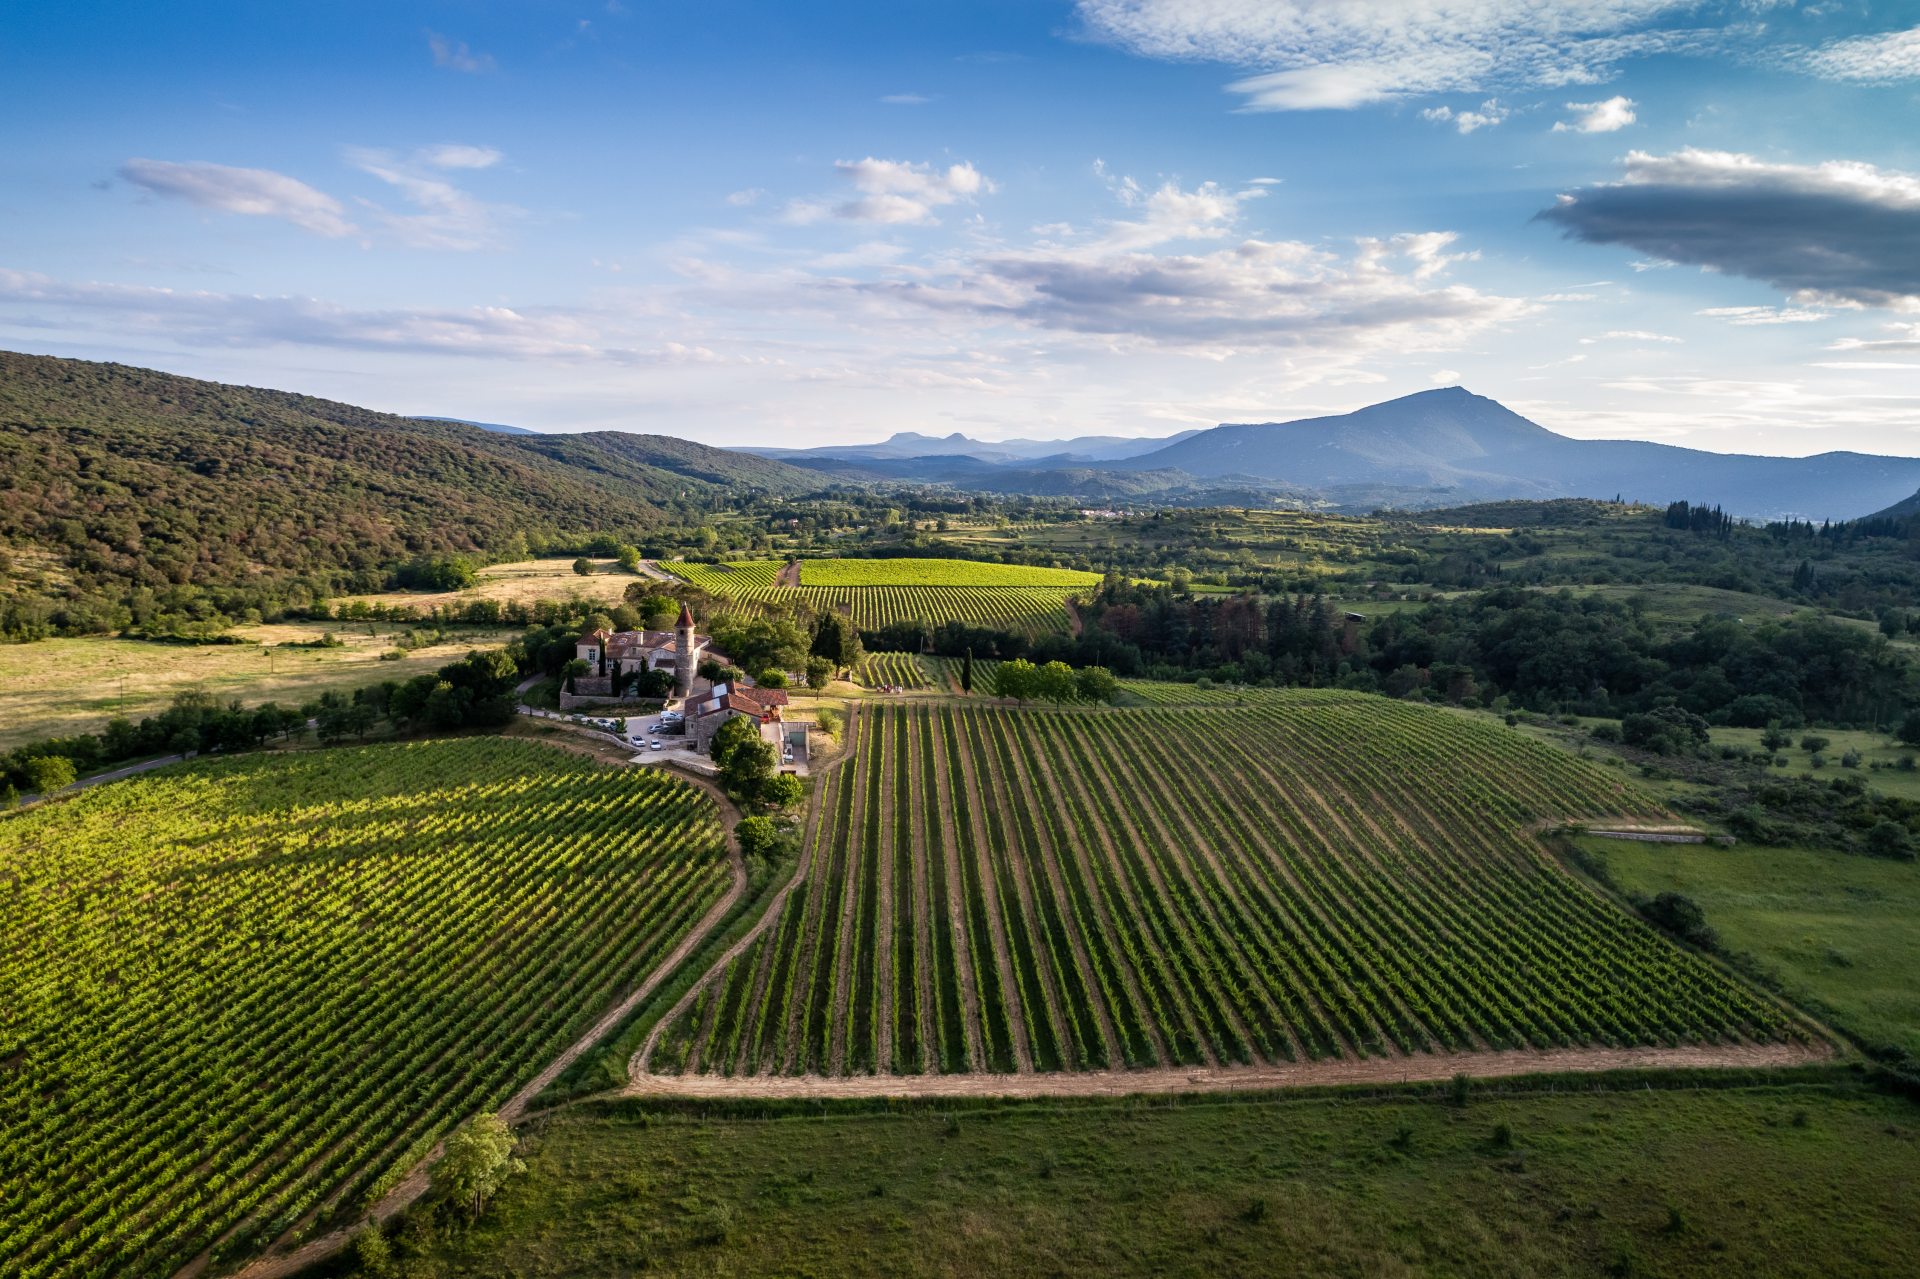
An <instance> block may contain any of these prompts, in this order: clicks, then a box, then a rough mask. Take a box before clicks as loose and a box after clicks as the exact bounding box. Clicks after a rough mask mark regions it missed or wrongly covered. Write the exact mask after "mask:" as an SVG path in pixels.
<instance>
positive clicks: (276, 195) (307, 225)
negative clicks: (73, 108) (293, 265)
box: [120, 159, 355, 238]
mask: <svg viewBox="0 0 1920 1279" xmlns="http://www.w3.org/2000/svg"><path fill="white" fill-rule="evenodd" d="M120 176H121V177H123V178H125V179H126V180H127V181H128V182H131V183H133V184H134V185H135V186H137V187H140V188H142V189H143V190H147V191H151V192H153V193H154V194H155V195H164V196H173V197H177V198H179V199H182V200H185V201H187V202H188V203H190V204H197V205H199V206H200V207H202V208H206V209H219V210H221V211H222V212H225V213H241V214H246V215H248V216H251V217H268V218H280V219H283V220H284V221H287V222H291V223H292V224H293V225H295V226H297V227H299V228H300V229H301V230H303V231H311V232H312V233H313V234H315V235H324V236H328V237H330V238H337V237H339V236H343V235H352V234H353V233H354V230H355V228H354V225H353V224H352V223H351V222H349V221H348V220H347V218H346V216H345V213H344V211H343V210H342V209H341V207H340V202H339V201H338V200H336V199H334V198H333V197H332V196H330V195H328V194H326V193H325V192H323V191H317V190H315V189H314V188H313V187H310V186H308V185H307V184H306V183H304V182H302V181H300V180H299V179H298V178H290V177H288V176H287V175H286V174H284V173H275V172H273V171H272V170H271V169H237V168H234V167H232V166H230V165H225V164H208V163H206V162H204V161H190V162H186V163H179V162H175V161H171V160H140V159H134V160H128V161H127V162H126V163H125V164H123V165H121V166H120Z"/></svg>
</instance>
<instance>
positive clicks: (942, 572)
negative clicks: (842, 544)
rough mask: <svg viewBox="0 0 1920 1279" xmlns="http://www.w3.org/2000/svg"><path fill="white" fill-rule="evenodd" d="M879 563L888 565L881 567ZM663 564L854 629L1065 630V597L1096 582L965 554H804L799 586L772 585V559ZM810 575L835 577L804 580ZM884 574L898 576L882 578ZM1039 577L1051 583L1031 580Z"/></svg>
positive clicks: (711, 588) (710, 587)
mask: <svg viewBox="0 0 1920 1279" xmlns="http://www.w3.org/2000/svg"><path fill="white" fill-rule="evenodd" d="M885 566H895V567H892V568H890V569H887V571H881V569H882V568H884V567H885ZM663 567H665V568H668V569H671V570H672V571H673V572H675V573H677V574H678V575H679V576H680V577H681V578H682V579H684V580H685V581H686V582H688V583H689V584H691V585H693V586H697V587H699V588H700V589H701V590H703V591H706V592H707V593H708V594H710V595H713V596H716V597H718V598H720V599H724V600H729V601H734V602H737V603H739V604H743V605H746V606H748V607H749V608H752V607H756V606H762V605H768V604H785V603H799V604H803V605H805V606H806V607H808V608H810V609H812V610H814V611H815V612H820V613H824V612H830V611H833V610H840V611H843V612H845V613H846V614H847V615H848V616H849V617H851V618H852V619H853V624H854V625H855V626H857V627H859V628H861V629H862V630H869V631H871V630H878V629H880V628H881V627H883V626H886V625H888V624H890V623H893V622H916V621H917V622H926V623H927V624H929V625H932V626H942V625H944V624H946V623H948V622H963V623H965V624H966V625H968V626H981V627H990V628H993V629H997V630H1010V631H1017V632H1019V633H1021V634H1024V635H1027V636H1028V637H1030V638H1038V637H1039V636H1042V635H1049V634H1062V633H1065V632H1066V631H1067V629H1068V627H1069V619H1068V615H1067V600H1068V599H1069V598H1071V597H1072V596H1074V595H1076V594H1078V593H1080V592H1081V591H1084V590H1086V589H1089V588H1090V587H1091V586H1092V585H1094V584H1097V583H1098V581H1099V578H1098V577H1097V576H1096V575H1095V574H1092V573H1070V572H1069V571H1068V570H1066V569H1033V568H1024V567H1021V566H1018V565H1001V564H975V563H972V562H971V561H968V560H809V561H806V562H805V563H804V564H803V565H802V567H801V581H802V585H800V586H781V585H779V584H778V582H777V579H778V577H779V574H780V571H781V569H782V568H783V567H785V566H784V565H782V564H781V563H779V562H778V561H774V560H750V561H741V562H739V563H734V564H688V563H680V562H678V561H667V562H664V563H663ZM829 569H832V570H833V571H832V572H828V571H827V570H829ZM988 570H999V572H998V573H994V572H990V571H988ZM816 575H824V576H827V577H829V578H833V579H835V582H834V584H830V585H814V584H811V583H812V582H813V580H814V578H815V577H816ZM1038 575H1052V576H1049V577H1045V578H1042V577H1040V576H1038ZM890 577H891V578H897V579H899V580H897V581H888V580H885V579H887V578H890ZM1060 579H1068V583H1067V584H1064V585H1063V584H1057V583H1058V582H1059V580H1060ZM1080 579H1085V580H1084V581H1082V580H1080ZM1042 580H1044V581H1046V582H1050V583H1056V584H1047V585H1033V584H1032V583H1033V582H1035V581H1042ZM849 582H852V583H858V584H849Z"/></svg>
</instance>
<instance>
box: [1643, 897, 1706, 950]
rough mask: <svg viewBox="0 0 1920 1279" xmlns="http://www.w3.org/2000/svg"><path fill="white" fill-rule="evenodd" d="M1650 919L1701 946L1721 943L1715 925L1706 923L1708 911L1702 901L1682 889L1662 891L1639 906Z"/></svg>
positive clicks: (1674, 934) (1669, 931) (1687, 940)
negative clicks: (1670, 891) (1685, 893)
mask: <svg viewBox="0 0 1920 1279" xmlns="http://www.w3.org/2000/svg"><path fill="white" fill-rule="evenodd" d="M1640 913H1641V914H1642V915H1644V916H1646V919H1647V922H1649V923H1651V924H1652V925H1653V926H1654V927H1656V928H1658V929H1659V930H1660V931H1661V932H1663V933H1666V934H1667V935H1668V936H1670V937H1678V938H1679V939H1680V940H1682V941H1685V942H1691V943H1692V944H1693V945H1695V946H1698V947H1700V948H1701V949H1702V950H1712V949H1714V948H1715V947H1716V946H1718V945H1719V944H1720V939H1719V937H1718V936H1717V935H1716V934H1715V933H1714V931H1713V929H1711V928H1709V927H1707V914H1706V912H1705V911H1703V910H1701V909H1700V904H1699V903H1698V902H1696V901H1694V900H1693V898H1691V897H1688V896H1686V895H1684V894H1682V893H1661V894H1660V895H1659V896H1658V897H1655V898H1654V899H1653V900H1652V901H1650V902H1647V903H1645V904H1644V905H1642V906H1641V907H1640Z"/></svg>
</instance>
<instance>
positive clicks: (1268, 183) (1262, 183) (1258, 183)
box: [1247, 178, 1286, 187]
mask: <svg viewBox="0 0 1920 1279" xmlns="http://www.w3.org/2000/svg"><path fill="white" fill-rule="evenodd" d="M1285 181H1286V179H1285V178H1248V179H1247V185H1248V186H1250V187H1277V186H1279V185H1280V184H1281V183H1283V182H1285Z"/></svg>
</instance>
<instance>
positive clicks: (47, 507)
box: [0, 352, 821, 637]
mask: <svg viewBox="0 0 1920 1279" xmlns="http://www.w3.org/2000/svg"><path fill="white" fill-rule="evenodd" d="M820 486H821V481H820V480H819V479H818V478H817V477H815V476H812V475H810V474H808V473H807V472H804V471H800V470H798V469H797V468H794V467H790V466H787V465H785V464H784V463H781V462H776V461H772V460H769V459H765V458H757V457H751V456H747V455H744V454H737V453H730V452H727V451H725V450H722V449H712V448H707V447H705V446H703V445H698V444H692V443H689V442H687V441H684V440H675V439H667V438H663V437H659V436H644V435H627V434H621V433H613V432H601V433H595V434H588V435H573V436H545V435H528V436H510V435H502V434H498V433H493V432H489V431H486V430H483V429H481V428H478V427H473V426H467V425H463V424H459V423H448V422H429V421H425V420H423V419H419V418H407V417H399V416H395V415H391V414H385V413H375V412H372V411H369V410H366V409H360V408H355V407H353V406H352V405H347V404H339V403H335V402H332V401H328V400H320V399H315V398H313V397H311V396H304V395H295V394H290V393H287V392H282V391H266V390H257V389H253V388H246V387H234V386H225V385H222V384H220V383H217V382H201V381H196V380H194V379H191V378H183V377H174V376H172V375H169V374H165V373H157V372H153V371H151V370H147V369H137V368H130V367H127V366H124V365H116V364H94V363H88V362H85V361H79V360H62V359H54V358H51V357H45V356H31V355H19V354H14V353H10V352H0V556H4V557H5V562H4V563H3V564H0V570H4V574H5V579H6V582H7V590H6V595H5V597H4V599H0V632H4V633H5V634H7V635H10V636H14V637H22V636H30V635H33V634H39V633H46V632H47V631H48V630H50V629H61V630H68V631H76V630H79V631H84V630H89V629H108V628H112V627H117V626H122V625H126V624H128V623H130V622H140V621H142V620H143V619H145V618H148V617H151V616H153V615H155V614H172V613H185V614H193V613H195V612H204V611H207V610H210V609H213V610H218V611H222V612H232V611H233V610H234V609H236V608H246V607H272V606H273V605H274V604H275V603H277V602H278V601H281V600H285V599H288V598H301V599H305V598H311V597H313V596H317V595H326V594H331V593H335V592H340V591H346V590H367V589H377V588H378V587H379V586H381V585H382V584H383V582H384V578H385V575H386V572H387V570H389V569H390V568H391V567H392V566H394V565H395V564H397V563H399V562H402V561H404V560H407V559H410V558H412V557H415V556H431V555H446V554H460V553H466V554H477V555H479V556H482V557H488V558H498V557H500V556H502V555H508V556H518V555H524V554H525V553H526V548H527V547H528V546H529V544H530V543H531V544H532V545H533V546H535V547H536V548H537V547H538V546H540V545H543V544H545V545H553V546H558V547H561V548H565V547H567V546H569V545H570V544H572V543H574V542H580V541H584V540H585V539H586V538H589V537H592V536H594V535H604V534H613V535H617V536H621V537H624V538H627V539H629V540H634V541H638V540H639V539H641V538H642V537H643V536H644V535H645V533H646V531H647V530H649V529H654V528H659V527H662V526H664V525H666V524H668V523H671V522H673V521H675V520H677V519H683V518H684V517H685V516H686V515H687V514H689V513H690V512H691V511H692V510H694V509H696V508H699V507H702V506H703V505H705V506H710V505H711V504H712V503H713V502H714V501H715V500H716V499H719V498H722V497H727V496H739V495H743V494H746V493H749V492H752V491H756V490H757V491H778V492H794V491H799V490H803V489H810V488H815V487H820Z"/></svg>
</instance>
